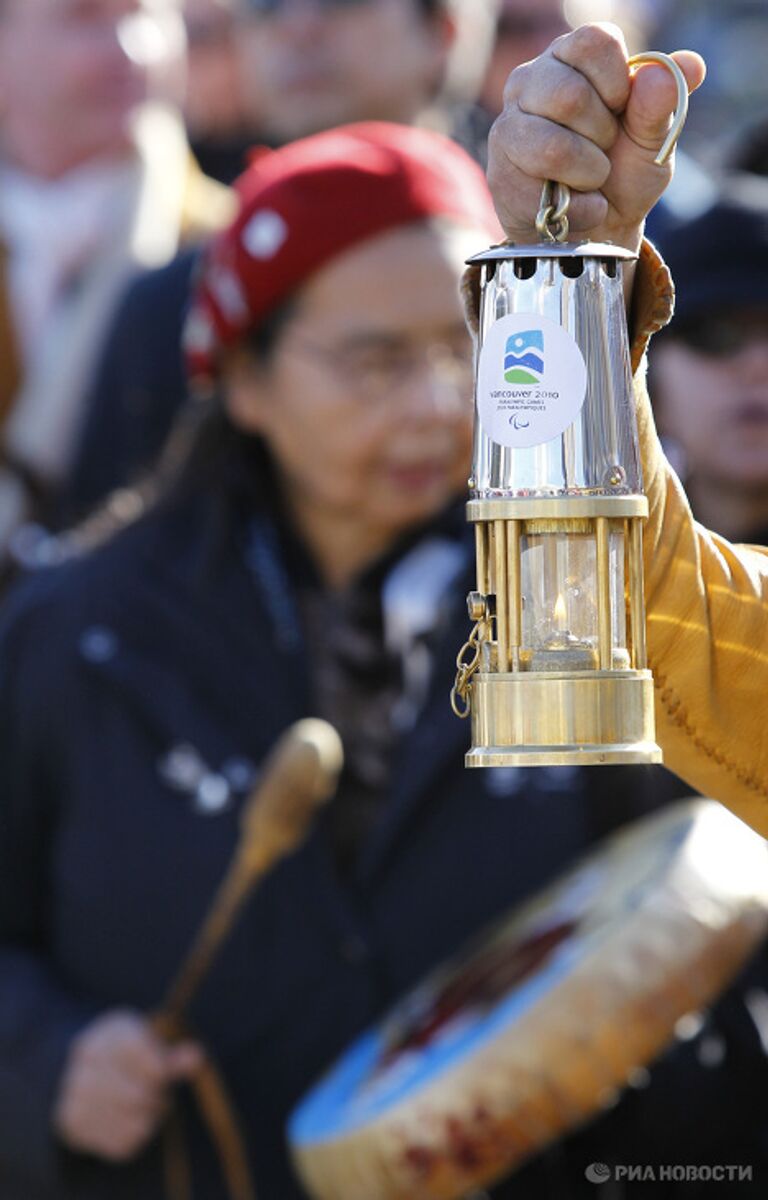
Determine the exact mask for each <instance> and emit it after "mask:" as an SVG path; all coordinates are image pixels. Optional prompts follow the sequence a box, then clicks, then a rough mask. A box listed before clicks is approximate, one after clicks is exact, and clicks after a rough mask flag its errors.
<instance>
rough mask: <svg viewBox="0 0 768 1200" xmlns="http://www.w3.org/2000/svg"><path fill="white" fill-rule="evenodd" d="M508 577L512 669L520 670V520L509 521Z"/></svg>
mask: <svg viewBox="0 0 768 1200" xmlns="http://www.w3.org/2000/svg"><path fill="white" fill-rule="evenodd" d="M507 564H508V566H507V577H508V579H509V650H510V657H511V659H512V670H513V671H519V670H520V642H521V640H522V639H521V624H522V608H523V606H522V591H521V586H520V522H519V521H508V522H507Z"/></svg>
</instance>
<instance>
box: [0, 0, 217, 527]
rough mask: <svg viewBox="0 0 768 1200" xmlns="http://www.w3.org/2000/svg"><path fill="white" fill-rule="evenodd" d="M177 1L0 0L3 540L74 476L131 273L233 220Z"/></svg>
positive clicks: (0, 508) (0, 490) (0, 499)
mask: <svg viewBox="0 0 768 1200" xmlns="http://www.w3.org/2000/svg"><path fill="white" fill-rule="evenodd" d="M183 62H184V34H183V28H182V25H181V21H180V17H179V13H178V11H177V9H176V6H175V4H174V3H173V0H2V4H0V246H1V247H2V263H3V267H4V278H3V279H2V281H0V341H1V343H2V344H1V345H0V351H1V352H0V547H4V546H6V545H7V542H8V539H9V538H10V537H11V536H12V535H13V532H14V530H15V529H16V528H17V527H18V525H19V522H20V521H22V520H23V519H28V518H29V517H30V516H33V515H40V514H41V513H44V512H45V507H46V502H47V500H48V498H49V496H50V494H51V491H52V490H54V489H55V487H56V486H57V485H58V484H59V482H60V481H61V480H62V479H63V478H64V477H65V476H66V474H67V471H68V469H69V466H70V463H71V459H72V455H73V451H74V446H75V444H76V441H77V438H78V435H79V429H80V421H81V418H82V413H83V400H84V395H85V392H86V389H87V386H88V384H89V382H90V377H91V374H92V371H93V369H94V366H95V363H96V360H97V357H98V354H99V351H100V348H101V344H102V341H103V338H104V335H105V332H106V328H107V326H108V324H109V321H110V318H111V316H112V314H113V312H114V309H115V306H116V304H117V300H118V297H119V295H120V293H121V292H122V290H123V288H124V287H125V283H126V280H127V278H128V277H129V275H130V274H131V273H134V272H135V271H137V270H138V269H139V268H143V267H149V266H152V265H155V264H160V263H163V262H166V261H167V260H168V259H169V258H171V257H172V256H173V255H174V254H175V253H176V250H177V248H178V246H179V244H180V242H181V241H182V240H183V239H185V238H188V237H190V236H200V235H201V234H203V233H204V232H210V231H211V230H212V229H213V228H215V227H217V226H218V225H220V224H222V223H223V221H224V220H225V219H226V216H227V215H228V214H229V212H230V211H231V209H230V204H231V201H230V198H229V196H228V194H227V193H226V192H224V191H223V190H220V189H219V186H218V185H216V184H214V183H212V182H211V181H208V180H207V179H206V178H205V177H204V176H203V175H202V174H201V173H200V172H199V170H198V169H197V167H196V166H195V164H194V162H193V160H192V159H191V156H190V151H189V146H188V143H187V140H186V136H185V133H184V129H183V125H182V122H181V118H180V115H179V109H178V101H179V99H180V96H181V86H182V72H183Z"/></svg>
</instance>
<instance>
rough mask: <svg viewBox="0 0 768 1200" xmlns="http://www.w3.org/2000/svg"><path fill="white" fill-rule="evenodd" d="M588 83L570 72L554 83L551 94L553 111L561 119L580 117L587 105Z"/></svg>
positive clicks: (567, 119)
mask: <svg viewBox="0 0 768 1200" xmlns="http://www.w3.org/2000/svg"><path fill="white" fill-rule="evenodd" d="M589 91H590V89H589V84H588V83H587V82H586V80H585V79H584V78H583V76H581V75H578V74H577V73H576V72H571V73H570V74H568V75H567V76H565V77H564V78H562V79H561V80H559V82H558V83H557V84H556V85H555V87H554V88H553V91H552V94H551V100H552V106H553V113H554V114H555V116H556V117H557V118H558V119H559V120H560V121H561V122H562V121H569V120H573V119H574V118H576V117H580V116H581V115H582V114H583V113H584V112H585V111H586V110H587V108H588V106H589Z"/></svg>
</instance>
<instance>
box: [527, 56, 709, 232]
mask: <svg viewBox="0 0 768 1200" xmlns="http://www.w3.org/2000/svg"><path fill="white" fill-rule="evenodd" d="M643 63H659V64H660V65H661V66H662V67H666V68H667V70H668V71H671V72H672V75H673V76H674V79H675V83H676V84H677V107H676V109H675V113H674V116H673V117H672V124H671V125H670V127H669V132H668V133H667V136H666V138H665V139H664V144H663V145H662V147H661V149H660V150H659V153H658V154H657V155H656V157H655V159H654V160H653V161H654V162H655V164H656V166H657V167H662V166H663V165H664V163H665V162H666V161H667V159H668V158H669V156H670V154H671V153H672V151H673V150H674V148H675V145H676V143H677V139H678V138H679V137H680V134H681V133H682V129H683V125H684V124H685V118H686V117H687V116H688V84H687V82H686V78H685V75H684V74H683V72H682V70H681V69H680V67H679V66H678V64H677V63H676V62H675V60H674V58H672V57H671V56H670V55H669V54H662V53H661V52H660V51H658V50H647V51H645V52H644V53H642V54H633V55H632V57H631V58H630V59H629V60H628V64H627V65H628V66H629V67H630V68H632V67H638V66H641V65H642V64H643ZM570 202H571V192H570V188H569V187H568V186H567V184H565V183H555V182H554V181H553V180H551V179H548V180H546V182H545V184H544V187H543V188H542V190H541V203H540V205H539V211H538V213H537V215H536V231H537V233H538V234H539V237H540V238H542V240H544V241H549V242H564V241H565V239H566V238H567V236H568V206H569V204H570Z"/></svg>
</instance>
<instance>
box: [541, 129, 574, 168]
mask: <svg viewBox="0 0 768 1200" xmlns="http://www.w3.org/2000/svg"><path fill="white" fill-rule="evenodd" d="M570 150H571V143H570V138H569V137H568V135H567V133H565V131H563V130H560V129H556V128H553V129H550V130H548V131H547V132H546V133H543V134H542V136H541V139H540V141H539V144H538V145H537V147H536V158H537V162H538V165H539V171H540V174H541V176H542V177H546V178H547V179H558V178H560V177H561V175H562V171H563V168H564V165H565V163H566V162H567V161H568V159H569V158H570Z"/></svg>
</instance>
